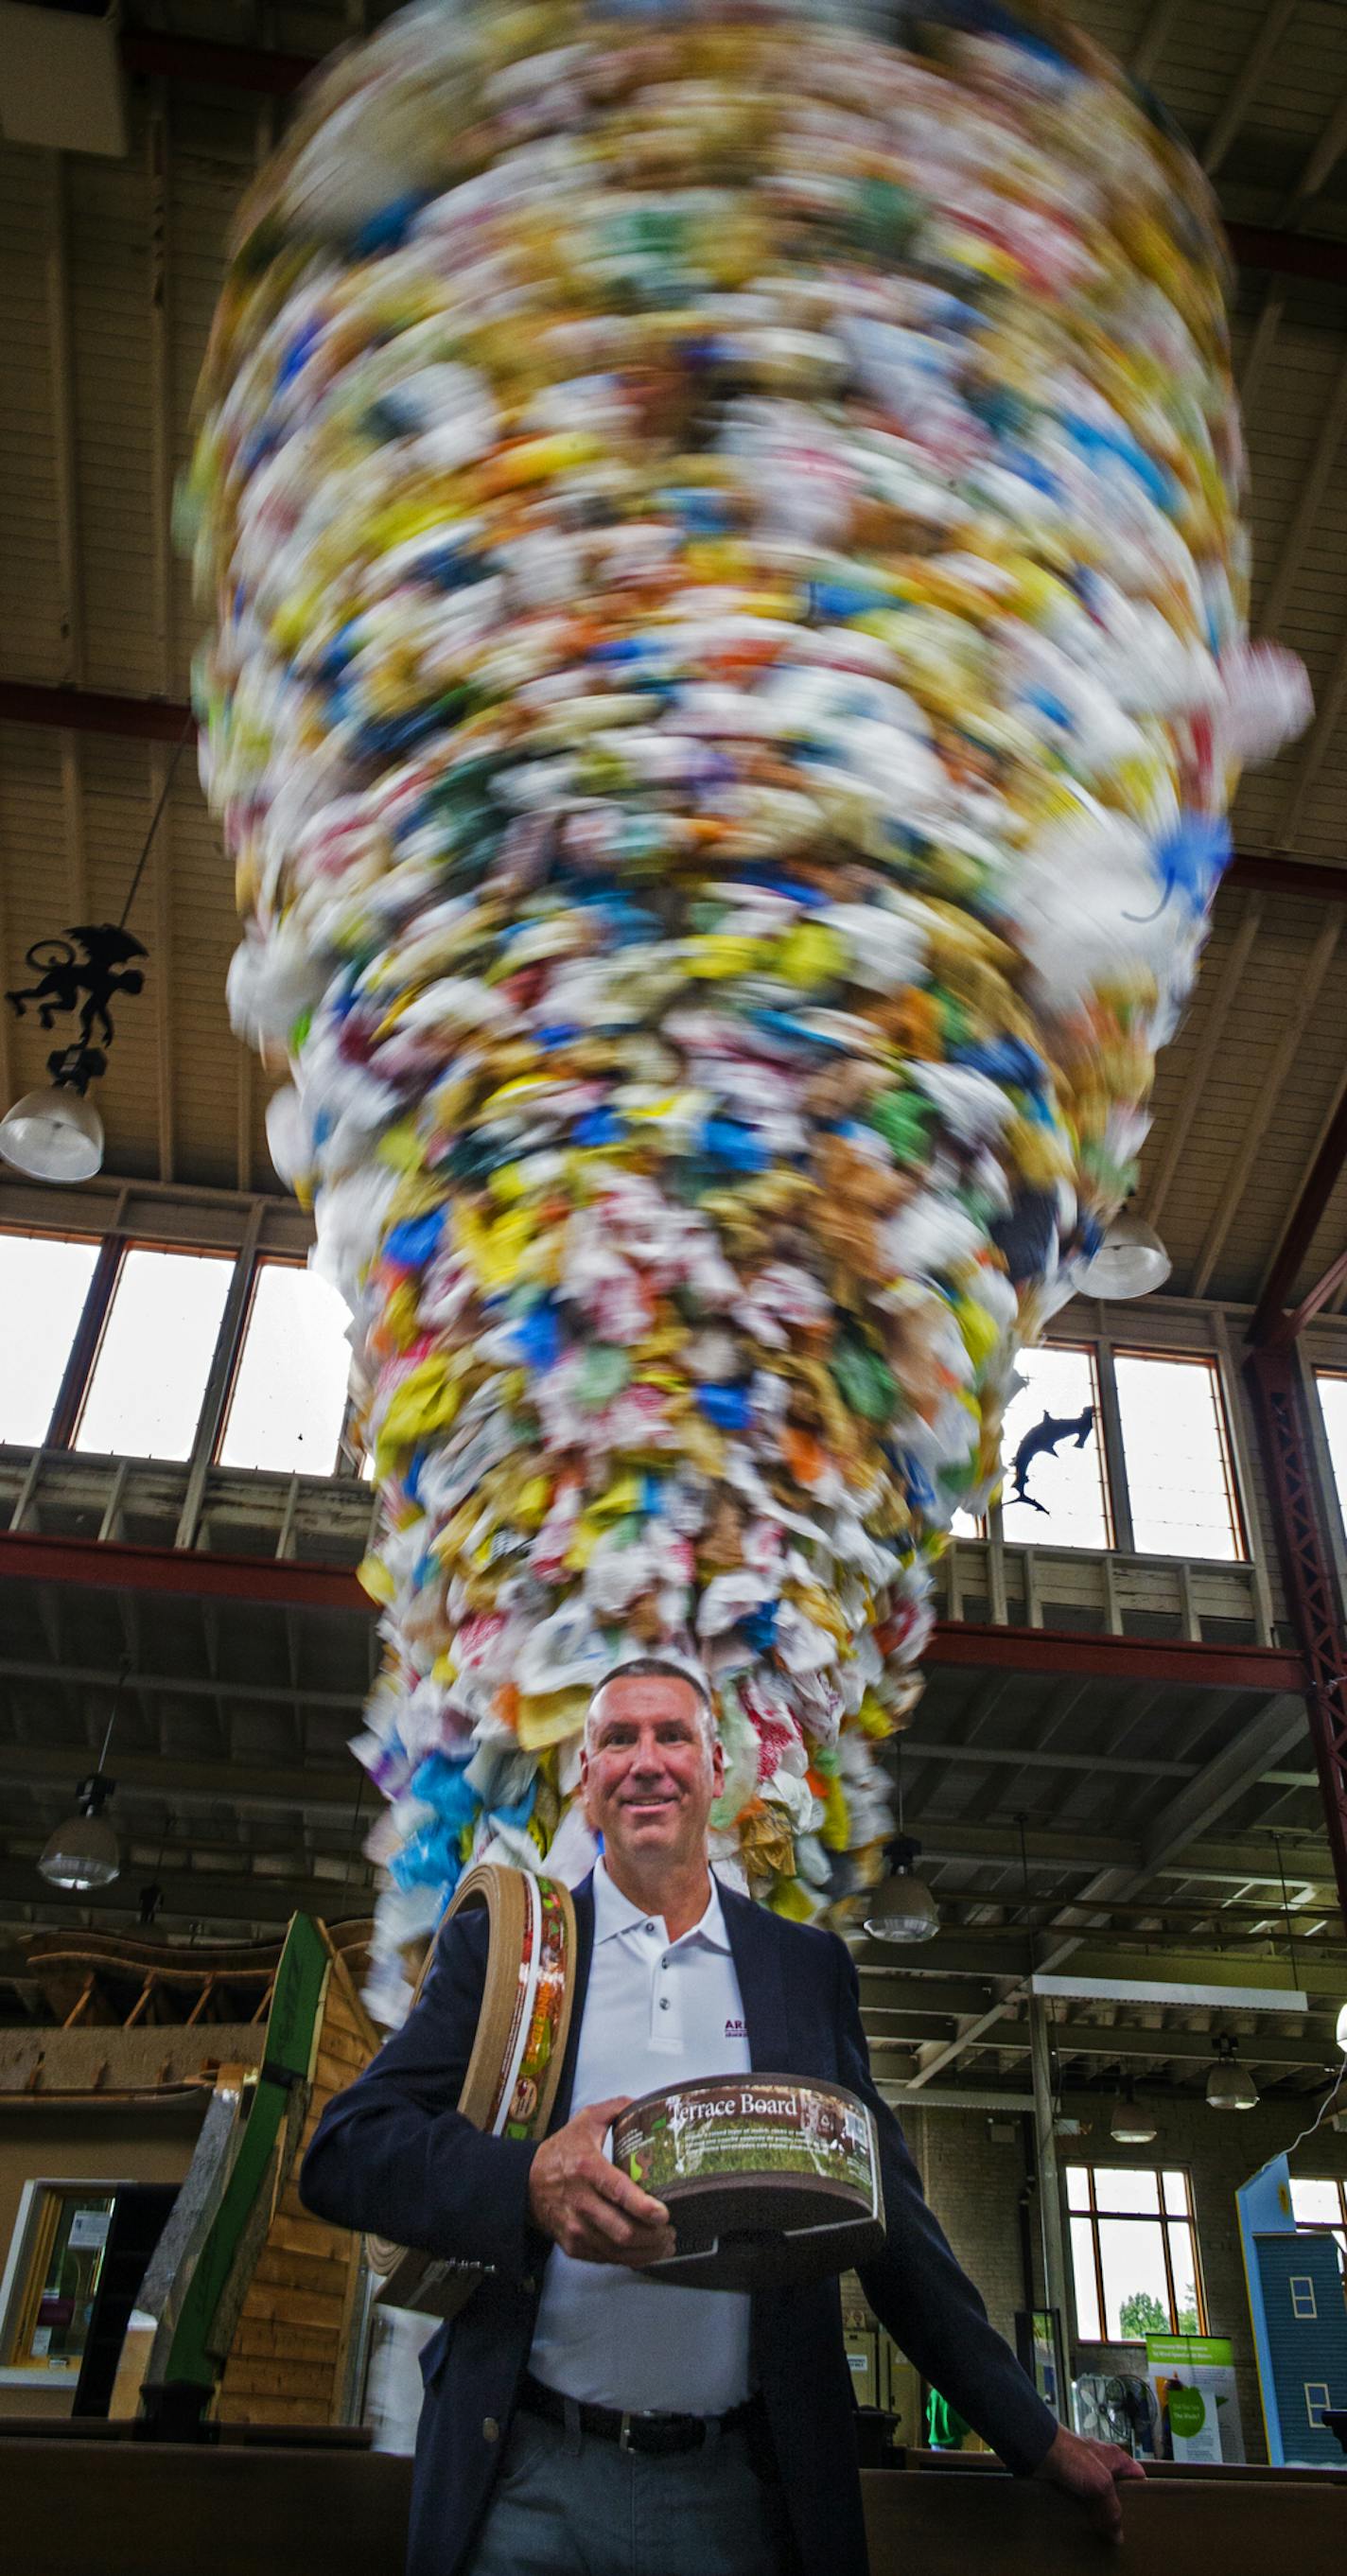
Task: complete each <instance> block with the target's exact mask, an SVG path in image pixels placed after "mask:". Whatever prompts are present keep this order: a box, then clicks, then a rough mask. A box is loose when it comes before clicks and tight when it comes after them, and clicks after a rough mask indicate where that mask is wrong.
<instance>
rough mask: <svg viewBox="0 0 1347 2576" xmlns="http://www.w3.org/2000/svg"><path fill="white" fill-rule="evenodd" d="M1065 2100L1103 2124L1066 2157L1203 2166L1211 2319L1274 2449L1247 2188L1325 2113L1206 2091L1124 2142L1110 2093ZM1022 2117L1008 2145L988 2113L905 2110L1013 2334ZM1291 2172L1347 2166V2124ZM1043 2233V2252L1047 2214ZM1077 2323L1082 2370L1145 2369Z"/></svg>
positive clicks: (1201, 2203) (1201, 2236) (1199, 2180)
mask: <svg viewBox="0 0 1347 2576" xmlns="http://www.w3.org/2000/svg"><path fill="white" fill-rule="evenodd" d="M1062 2108H1063V2110H1064V2111H1065V2112H1067V2113H1069V2114H1074V2115H1075V2116H1077V2117H1078V2118H1080V2119H1082V2120H1087V2121H1089V2122H1090V2123H1091V2127H1090V2133H1089V2135H1088V2136H1086V2137H1083V2138H1081V2139H1079V2140H1068V2139H1064V2140H1061V2141H1059V2148H1058V2152H1059V2156H1060V2158H1061V2162H1062V2164H1063V2166H1065V2164H1066V2163H1067V2161H1068V2160H1070V2161H1072V2162H1076V2163H1095V2164H1116V2165H1128V2164H1131V2165H1151V2166H1155V2165H1159V2164H1173V2165H1184V2166H1186V2167H1187V2169H1188V2171H1189V2173H1190V2174H1191V2176H1192V2186H1193V2204H1194V2208H1195V2211H1196V2215H1197V2237H1198V2253H1199V2260H1200V2263H1201V2269H1202V2280H1203V2287H1204V2290H1205V2294H1206V2306H1207V2325H1208V2330H1209V2331H1210V2333H1212V2334H1214V2335H1228V2336H1229V2338H1230V2342H1231V2344H1232V2346H1233V2348H1234V2359H1235V2367H1236V2372H1237V2375H1238V2385H1239V2401H1240V2413H1241V2416H1242V2418H1243V2424H1244V2439H1245V2444H1246V2448H1247V2451H1248V2456H1249V2458H1250V2459H1251V2460H1263V2459H1265V2458H1266V2456H1267V2452H1266V2447H1265V2444H1264V2439H1263V2419H1262V2412H1261V2408H1260V2405H1259V2397H1258V2380H1257V2373H1256V2371H1255V2368H1254V2360H1253V2336H1252V2331H1251V2328H1250V2323H1249V2304H1248V2299H1247V2296H1246V2293H1245V2286H1244V2263H1243V2257H1242V2254H1241V2251H1240V2241H1239V2227H1238V2222H1237V2219H1236V2213H1235V2192H1236V2189H1237V2188H1238V2186H1239V2184H1240V2183H1242V2182H1245V2181H1247V2179H1248V2177H1249V2176H1250V2174H1252V2173H1255V2172H1256V2171H1257V2170H1258V2167H1259V2166H1260V2165H1262V2164H1264V2163H1265V2162H1266V2161H1267V2159H1268V2158H1269V2157H1271V2156H1273V2155H1276V2154H1277V2153H1278V2152H1279V2151H1280V2150H1281V2149H1283V2148H1286V2147H1289V2146H1290V2143H1291V2140H1292V2139H1293V2138H1294V2136H1295V2134H1296V2131H1297V2130H1298V2129H1299V2128H1301V2127H1302V2126H1303V2125H1304V2124H1305V2121H1306V2120H1307V2119H1308V2118H1311V2117H1312V2116H1313V2110H1312V2108H1311V2110H1310V2111H1308V2112H1307V2111H1305V2110H1303V2109H1300V2108H1298V2107H1297V2106H1296V2105H1295V2104H1294V2103H1293V2102H1291V2101H1289V2100H1283V2101H1279V2102H1274V2103H1268V2102H1263V2103H1260V2104H1259V2106H1258V2108H1257V2109H1256V2110H1254V2111H1247V2112H1221V2111H1210V2110H1208V2108H1207V2106H1206V2103H1205V2102H1204V2101H1203V2100H1202V2099H1201V2097H1200V2096H1197V2097H1194V2098H1193V2099H1192V2100H1191V2101H1189V2100H1186V2099H1182V2098H1179V2097H1175V2096H1170V2097H1169V2098H1168V2099H1167V2100H1166V2099H1163V2097H1162V2099H1161V2107H1160V2109H1159V2135H1158V2137H1157V2138H1156V2140H1155V2142H1154V2144H1153V2145H1152V2146H1148V2147H1120V2146H1116V2145H1115V2144H1114V2143H1113V2141H1112V2139H1111V2138H1110V2137H1109V2134H1108V2116H1109V2114H1108V2104H1107V2102H1106V2101H1105V2100H1102V2099H1101V2097H1100V2095H1099V2094H1097V2093H1095V2094H1089V2095H1081V2096H1072V2095H1070V2094H1068V2095H1067V2096H1066V2098H1065V2099H1064V2101H1063V2105H1062ZM1015 2125H1016V2137H1015V2140H1014V2142H1013V2143H1012V2142H1010V2141H1007V2142H1006V2143H1005V2144H1001V2143H998V2142H996V2141H994V2140H993V2139H992V2138H990V2137H989V2135H988V2122H987V2117H986V2114H985V2113H983V2112H963V2111H937V2110H932V2111H921V2110H918V2109H917V2108H916V2106H915V2105H912V2106H910V2107H909V2108H907V2109H906V2110H905V2111H904V2114H903V2126H904V2129H905V2131H906V2134H907V2138H908V2143H909V2145H910V2146H911V2148H912V2152H913V2154H914V2155H915V2157H916V2159H917V2163H918V2165H919V2166H920V2168H921V2171H922V2174H923V2177H924V2180H925V2183H926V2189H927V2196H928V2198H929V2200H930V2202H931V2206H932V2208H933V2209H934V2210H935V2212H936V2214H937V2216H938V2218H939V2219H940V2223H941V2225H942V2226H943V2228H944V2229H945V2232H946V2234H947V2236H948V2237H949V2240H950V2243H951V2244H952V2246H953V2248H954V2251H955V2253H956V2254H957V2255H958V2257H959V2260H960V2262H961V2263H962V2264H963V2266H964V2269H965V2270H966V2271H967V2272H968V2273H970V2274H971V2276H972V2278H973V2279H974V2280H975V2281H976V2282H977V2285H978V2287H979V2289H980V2290H981V2292H982V2295H983V2297H984V2299H985V2300H986V2302H987V2308H988V2312H989V2314H990V2316H991V2318H992V2322H993V2324H994V2325H996V2326H997V2327H999V2329H1000V2331H1001V2332H1002V2333H1003V2334H1004V2335H1006V2336H1007V2338H1009V2337H1010V2336H1011V2335H1012V2333H1013V2325H1014V2312H1015V2310H1016V2308H1018V2307H1022V2306H1023V2304H1024V2292H1023V2271H1022V2261H1021V2253H1020V2221H1019V2204H1020V2200H1021V2195H1022V2193H1023V2191H1024V2185H1025V2155H1024V2148H1023V2146H1022V2144H1021V2140H1020V2124H1019V2123H1018V2121H1017V2122H1016V2124H1015ZM1291 2171H1292V2173H1293V2174H1297V2173H1299V2174H1338V2175H1342V2176H1344V2177H1347V2135H1343V2134H1342V2133H1340V2132H1339V2131H1337V2130H1334V2129H1332V2128H1331V2127H1329V2126H1328V2125H1327V2123H1325V2125H1324V2127H1322V2128H1321V2129H1320V2130H1319V2131H1318V2133H1317V2135H1316V2136H1315V2138H1314V2139H1313V2140H1312V2141H1311V2142H1310V2143H1309V2144H1308V2145H1307V2146H1304V2147H1301V2148H1300V2149H1299V2150H1298V2151H1297V2153H1296V2154H1295V2155H1294V2156H1293V2157H1292V2160H1291ZM1033 2242H1034V2251H1035V2260H1036V2262H1037V2247H1038V2230H1037V2217H1036V2214H1035V2216H1034V2222H1033ZM1071 2325H1072V2330H1073V2331H1072V2336H1071V2349H1070V2367H1071V2370H1072V2373H1073V2375H1075V2374H1076V2373H1077V2372H1080V2371H1082V2370H1132V2371H1135V2370H1137V2369H1138V2368H1139V2367H1140V2366H1141V2357H1140V2354H1139V2351H1138V2348H1137V2346H1135V2345H1109V2344H1088V2345H1084V2346H1082V2345H1080V2344H1078V2343H1077V2342H1076V2340H1075V2337H1074V2318H1073V2319H1072V2320H1071Z"/></svg>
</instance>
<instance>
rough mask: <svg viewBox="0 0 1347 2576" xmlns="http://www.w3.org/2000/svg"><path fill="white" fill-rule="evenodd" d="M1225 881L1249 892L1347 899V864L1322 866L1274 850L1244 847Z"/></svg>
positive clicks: (1327, 900)
mask: <svg viewBox="0 0 1347 2576" xmlns="http://www.w3.org/2000/svg"><path fill="white" fill-rule="evenodd" d="M1223 883H1224V884H1226V885H1229V886H1239V887H1240V888H1242V890H1243V891H1244V892H1245V893H1246V894H1301V895H1309V896H1312V897H1313V898H1314V900H1315V902H1317V903H1347V867H1343V868H1324V867H1318V866H1316V865H1315V864H1314V862H1313V861H1312V860H1309V859H1283V858H1279V857H1278V856H1277V855H1276V853H1275V852H1274V851H1272V850H1241V851H1239V852H1238V853H1237V855H1236V856H1235V858H1234V859H1233V860H1232V861H1231V864H1230V866H1229V868H1228V869H1227V871H1226V874H1225V877H1224V879H1223Z"/></svg>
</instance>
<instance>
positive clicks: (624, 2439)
mask: <svg viewBox="0 0 1347 2576" xmlns="http://www.w3.org/2000/svg"><path fill="white" fill-rule="evenodd" d="M635 2421H636V2418H635V2417H634V2416H631V2415H624V2416H623V2418H622V2421H621V2423H620V2424H619V2426H618V2428H617V2447H618V2449H619V2451H626V2452H629V2453H631V2452H634V2451H635V2449H636V2445H635V2443H634V2442H633V2440H632V2438H631V2428H632V2425H633V2423H634V2422H635Z"/></svg>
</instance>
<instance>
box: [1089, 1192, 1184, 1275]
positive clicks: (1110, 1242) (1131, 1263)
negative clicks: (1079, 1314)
mask: <svg viewBox="0 0 1347 2576" xmlns="http://www.w3.org/2000/svg"><path fill="white" fill-rule="evenodd" d="M1173 1267H1174V1265H1173V1263H1172V1261H1171V1260H1170V1257H1169V1254H1168V1253H1167V1252H1166V1250H1165V1247H1164V1245H1163V1244H1162V1242H1161V1241H1160V1237H1159V1235H1158V1234H1157V1233H1156V1231H1155V1228H1154V1226H1153V1225H1147V1223H1146V1220H1145V1218H1144V1216H1134V1215H1133V1213H1132V1211H1131V1209H1130V1208H1120V1209H1119V1211H1118V1214H1117V1215H1116V1216H1115V1217H1114V1219H1113V1221H1112V1224H1111V1225H1107V1226H1106V1227H1105V1228H1104V1240H1103V1242H1102V1243H1101V1244H1100V1246H1099V1249H1098V1251H1097V1252H1095V1253H1092V1254H1091V1256H1090V1259H1089V1260H1088V1261H1087V1262H1086V1264H1085V1267H1084V1269H1083V1270H1082V1271H1081V1273H1080V1276H1079V1278H1078V1280H1077V1282H1076V1285H1077V1287H1078V1288H1079V1290H1080V1292H1081V1295H1082V1296H1085V1297H1149V1296H1150V1295H1151V1294H1152V1292H1153V1291H1154V1290H1155V1289H1157V1288H1163V1286H1164V1284H1165V1281H1166V1279H1167V1278H1168V1277H1169V1274H1170V1271H1171V1270H1172V1269H1173Z"/></svg>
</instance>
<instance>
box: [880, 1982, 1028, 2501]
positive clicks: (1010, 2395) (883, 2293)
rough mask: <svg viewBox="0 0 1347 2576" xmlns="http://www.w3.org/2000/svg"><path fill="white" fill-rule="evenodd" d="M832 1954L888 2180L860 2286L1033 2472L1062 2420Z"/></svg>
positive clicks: (930, 2371)
mask: <svg viewBox="0 0 1347 2576" xmlns="http://www.w3.org/2000/svg"><path fill="white" fill-rule="evenodd" d="M834 1956H835V1960H836V1966H837V2031H838V2065H839V2071H840V2078H841V2081H842V2082H843V2083H844V2084H845V2085H847V2086H848V2087H849V2089H850V2090H851V2091H852V2092H853V2093H859V2094H860V2096H861V2098H862V2100H863V2101H865V2102H867V2103H868V2104H869V2107H870V2109H871V2110H872V2111H873V2113H874V2115H875V2119H876V2122H877V2124H878V2128H879V2150H880V2170H881V2174H882V2176H883V2184H884V2217H885V2241H884V2245H883V2248H882V2250H881V2252H880V2253H878V2254H877V2255H875V2257H874V2258H873V2260H872V2261H871V2262H869V2263H863V2264H861V2265H860V2267H859V2269H860V2278H861V2285H862V2288H863V2289H864V2291H865V2295H866V2297H867V2299H868V2300H869V2302H870V2305H871V2307H872V2308H873V2309H874V2311H875V2314H876V2316H877V2317H878V2318H879V2319H880V2321H881V2323H882V2324H883V2325H884V2326H886V2327H887V2329H888V2331H889V2333H890V2334H891V2335H892V2336H893V2339H894V2341H895V2343H897V2344H899V2345H901V2347H902V2350H903V2351H904V2352H905V2353H906V2354H907V2357H908V2359H909V2361H912V2362H915V2364H916V2367H917V2369H918V2370H919V2371H920V2372H921V2375H922V2377H923V2379H926V2380H929V2382H930V2384H931V2386H932V2387H933V2388H935V2389H938V2391H939V2393H940V2395H941V2396H942V2397H945V2398H948V2400H949V2402H950V2404H951V2405H953V2406H954V2407H956V2408H957V2409H958V2412H959V2413H960V2414H961V2415H962V2416H963V2417H964V2418H965V2419H966V2421H967V2422H968V2423H969V2424H971V2425H972V2427H973V2430H974V2431H975V2432H977V2433H980V2434H981V2435H982V2438H983V2440H984V2441H985V2442H989V2443H990V2444H991V2447H992V2449H993V2450H994V2451H995V2452H997V2453H998V2454H999V2456H1000V2458H1001V2459H1003V2460H1004V2461H1005V2464H1006V2466H1007V2468H1009V2469H1013V2470H1015V2472H1016V2474H1017V2475H1019V2476H1027V2475H1029V2474H1030V2472H1031V2471H1033V2470H1034V2469H1036V2468H1037V2467H1038V2465H1039V2462H1040V2461H1041V2460H1042V2459H1044V2458H1045V2457H1046V2455H1047V2453H1048V2451H1049V2450H1050V2449H1051V2447H1052V2444H1053V2443H1054V2441H1055V2440H1056V2438H1057V2434H1058V2431H1059V2429H1060V2428H1059V2426H1058V2423H1057V2419H1056V2417H1055V2416H1054V2415H1052V2414H1050V2413H1049V2411H1048V2408H1047V2407H1046V2406H1045V2405H1044V2404H1043V2401H1042V2399H1041V2397H1040V2396H1039V2394H1038V2391H1037V2389H1036V2388H1035V2387H1034V2384H1033V2381H1032V2380H1031V2379H1030V2378H1029V2376H1028V2374H1027V2372H1025V2371H1024V2370H1022V2369H1021V2367H1020V2364H1019V2362H1018V2361H1017V2360H1016V2358H1015V2355H1014V2353H1013V2352H1012V2351H1011V2349H1010V2346H1009V2344H1007V2343H1006V2342H1005V2341H1004V2340H1003V2338H1002V2337H1001V2336H1000V2335H999V2334H998V2333H997V2332H996V2329H995V2327H994V2326H993V2325H992V2323H991V2321H990V2319H989V2317H988V2315H987V2311H986V2309H985V2307H984V2306H983V2304H982V2299H981V2297H980V2295H979V2293H978V2291H977V2290H976V2289H975V2288H974V2286H973V2283H972V2282H971V2281H970V2280H969V2278H968V2275H967V2273H966V2272H964V2271H963V2270H962V2269H961V2267H960V2265H959V2264H958V2262H957V2261H956V2260H955V2257H954V2253H953V2249H952V2248H951V2246H950V2244H949V2242H948V2240H947V2238H946V2236H945V2234H944V2231H943V2229H942V2228H941V2226H940V2224H939V2221H938V2220H937V2219H936V2217H935V2216H934V2214H933V2212H932V2211H931V2209H930V2207H929V2206H928V2204H927V2200H926V2195H925V2192H924V2191H923V2190H922V2185H921V2176H920V2174H919V2173H918V2171H917V2168H916V2166H915V2164H914V2163H913V2161H912V2157H911V2155H910V2154H909V2152H908V2147H907V2141H906V2139H905V2138H904V2136H903V2133H902V2130H901V2128H900V2127H899V2125H898V2121H897V2119H896V2118H895V2116H894V2114H893V2112H892V2110H891V2109H890V2107H889V2105H888V2104H887V2103H886V2102H883V2101H881V2099H880V2097H879V2095H878V2093H877V2092H876V2091H875V2086H874V2080H873V2077H872V2076H871V2073H870V2057H869V2051H868V2049H867V2048H866V2044H865V2034H864V2032H863V2030H862V2028H861V2006H860V1983H859V1980H858V1978H857V1975H856V1968H855V1963H854V1961H853V1959H852V1958H851V1955H850V1953H849V1951H847V1950H846V1949H845V1948H844V1946H843V1944H842V1943H841V1942H840V1941H838V1942H836V1943H835V1944H834Z"/></svg>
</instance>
